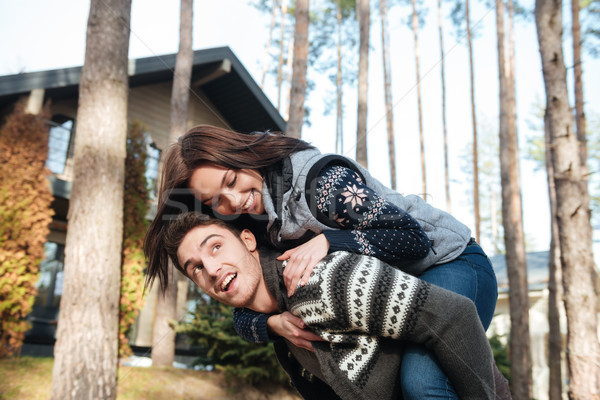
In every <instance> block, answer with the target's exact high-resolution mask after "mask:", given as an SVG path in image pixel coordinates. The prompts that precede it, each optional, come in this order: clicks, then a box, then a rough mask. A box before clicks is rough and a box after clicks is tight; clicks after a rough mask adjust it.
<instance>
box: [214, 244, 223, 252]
mask: <svg viewBox="0 0 600 400" xmlns="http://www.w3.org/2000/svg"><path fill="white" fill-rule="evenodd" d="M220 248H221V245H220V244H215V245H214V246H213V253H214V252H216V251H217V250H219V249H220Z"/></svg>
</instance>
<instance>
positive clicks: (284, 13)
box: [277, 0, 287, 111]
mask: <svg viewBox="0 0 600 400" xmlns="http://www.w3.org/2000/svg"><path fill="white" fill-rule="evenodd" d="M286 17H287V0H282V1H281V36H280V38H279V62H278V64H277V111H280V110H281V88H282V85H283V83H282V81H283V61H284V60H283V58H284V57H283V54H284V53H283V52H284V48H285V19H286Z"/></svg>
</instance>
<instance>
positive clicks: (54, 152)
mask: <svg viewBox="0 0 600 400" xmlns="http://www.w3.org/2000/svg"><path fill="white" fill-rule="evenodd" d="M72 138H73V119H71V118H69V117H65V116H62V115H57V116H55V117H53V118H52V121H50V132H49V138H48V160H47V161H46V167H48V169H49V170H50V171H52V172H54V173H55V174H57V175H60V174H62V173H63V172H64V171H65V164H66V162H67V159H68V158H69V150H70V149H71V142H72Z"/></svg>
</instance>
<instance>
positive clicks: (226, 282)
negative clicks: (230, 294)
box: [221, 274, 237, 292]
mask: <svg viewBox="0 0 600 400" xmlns="http://www.w3.org/2000/svg"><path fill="white" fill-rule="evenodd" d="M235 278H237V274H231V275H229V276H227V278H225V279H224V280H223V282H222V283H221V290H222V291H224V292H226V291H227V290H229V285H230V284H231V282H232V281H233V280H234V279H235Z"/></svg>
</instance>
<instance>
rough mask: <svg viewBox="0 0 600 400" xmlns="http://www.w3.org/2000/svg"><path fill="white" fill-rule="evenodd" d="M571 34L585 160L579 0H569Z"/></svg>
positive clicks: (577, 119) (577, 120) (577, 118)
mask: <svg viewBox="0 0 600 400" xmlns="http://www.w3.org/2000/svg"><path fill="white" fill-rule="evenodd" d="M571 35H572V37H573V78H574V81H575V124H576V126H577V138H578V139H579V152H580V157H581V162H582V163H586V162H587V140H586V132H585V112H584V110H583V105H584V104H583V69H582V67H581V43H582V40H581V25H580V23H579V1H578V0H571Z"/></svg>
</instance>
